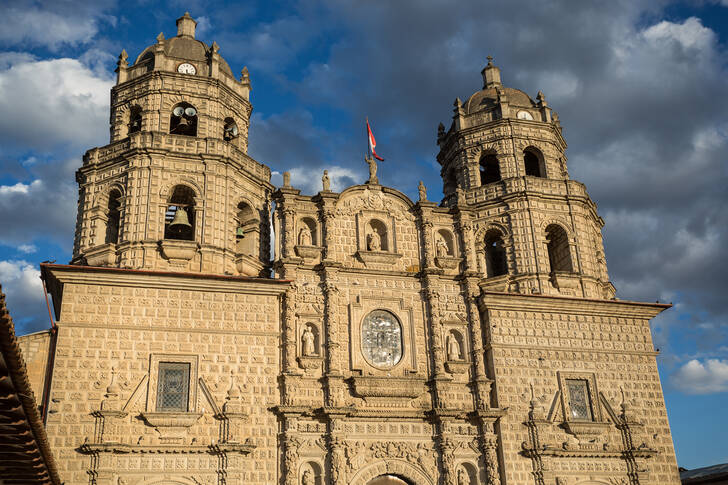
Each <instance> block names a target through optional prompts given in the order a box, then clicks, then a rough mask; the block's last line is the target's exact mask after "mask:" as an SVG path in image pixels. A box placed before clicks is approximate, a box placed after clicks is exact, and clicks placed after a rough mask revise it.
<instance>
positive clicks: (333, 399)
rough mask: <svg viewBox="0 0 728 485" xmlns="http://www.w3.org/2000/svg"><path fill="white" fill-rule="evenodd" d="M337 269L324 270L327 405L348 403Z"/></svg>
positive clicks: (335, 405) (340, 405)
mask: <svg viewBox="0 0 728 485" xmlns="http://www.w3.org/2000/svg"><path fill="white" fill-rule="evenodd" d="M336 276H337V275H336V271H335V270H332V269H331V268H326V269H325V270H324V282H323V293H324V325H325V327H326V376H327V378H326V389H327V395H326V405H327V406H331V407H343V406H345V405H346V399H345V391H346V390H345V388H344V381H343V376H342V373H341V362H342V360H343V358H342V356H341V355H340V354H341V343H340V336H339V329H338V324H339V322H338V318H337V314H336V310H337V308H338V307H339V305H338V303H339V301H338V300H339V289H338V287H337V285H338V281H337V277H336Z"/></svg>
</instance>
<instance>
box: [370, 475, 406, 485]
mask: <svg viewBox="0 0 728 485" xmlns="http://www.w3.org/2000/svg"><path fill="white" fill-rule="evenodd" d="M367 485H411V484H410V482H408V481H405V480H402V479H401V478H399V477H398V476H396V475H379V476H378V477H376V478H373V479H371V480H370V481H369V482H368V483H367Z"/></svg>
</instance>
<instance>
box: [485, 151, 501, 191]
mask: <svg viewBox="0 0 728 485" xmlns="http://www.w3.org/2000/svg"><path fill="white" fill-rule="evenodd" d="M499 180H501V173H500V164H499V163H498V157H496V156H495V154H494V153H484V154H483V155H482V156H481V157H480V185H485V184H491V183H493V182H498V181H499Z"/></svg>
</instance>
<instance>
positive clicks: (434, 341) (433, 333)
mask: <svg viewBox="0 0 728 485" xmlns="http://www.w3.org/2000/svg"><path fill="white" fill-rule="evenodd" d="M435 281H437V280H436V278H433V277H432V276H430V275H425V277H424V281H423V283H424V286H425V288H424V290H423V292H424V295H425V300H426V302H427V306H428V308H429V311H430V319H429V320H430V340H431V347H432V356H433V359H434V362H433V377H434V378H438V377H444V376H445V351H444V346H443V342H442V323H441V321H440V302H439V299H440V293H439V292H438V291H437V289H436V288H435V284H434V283H435Z"/></svg>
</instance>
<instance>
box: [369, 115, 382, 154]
mask: <svg viewBox="0 0 728 485" xmlns="http://www.w3.org/2000/svg"><path fill="white" fill-rule="evenodd" d="M367 133H368V134H369V153H371V154H372V155H374V158H376V159H377V160H380V161H382V162H383V161H384V159H383V158H382V157H380V156H379V155H377V152H375V151H374V149H375V148H376V147H377V141H376V140H375V139H374V133H372V127H371V126H369V119H368V118H367Z"/></svg>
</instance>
